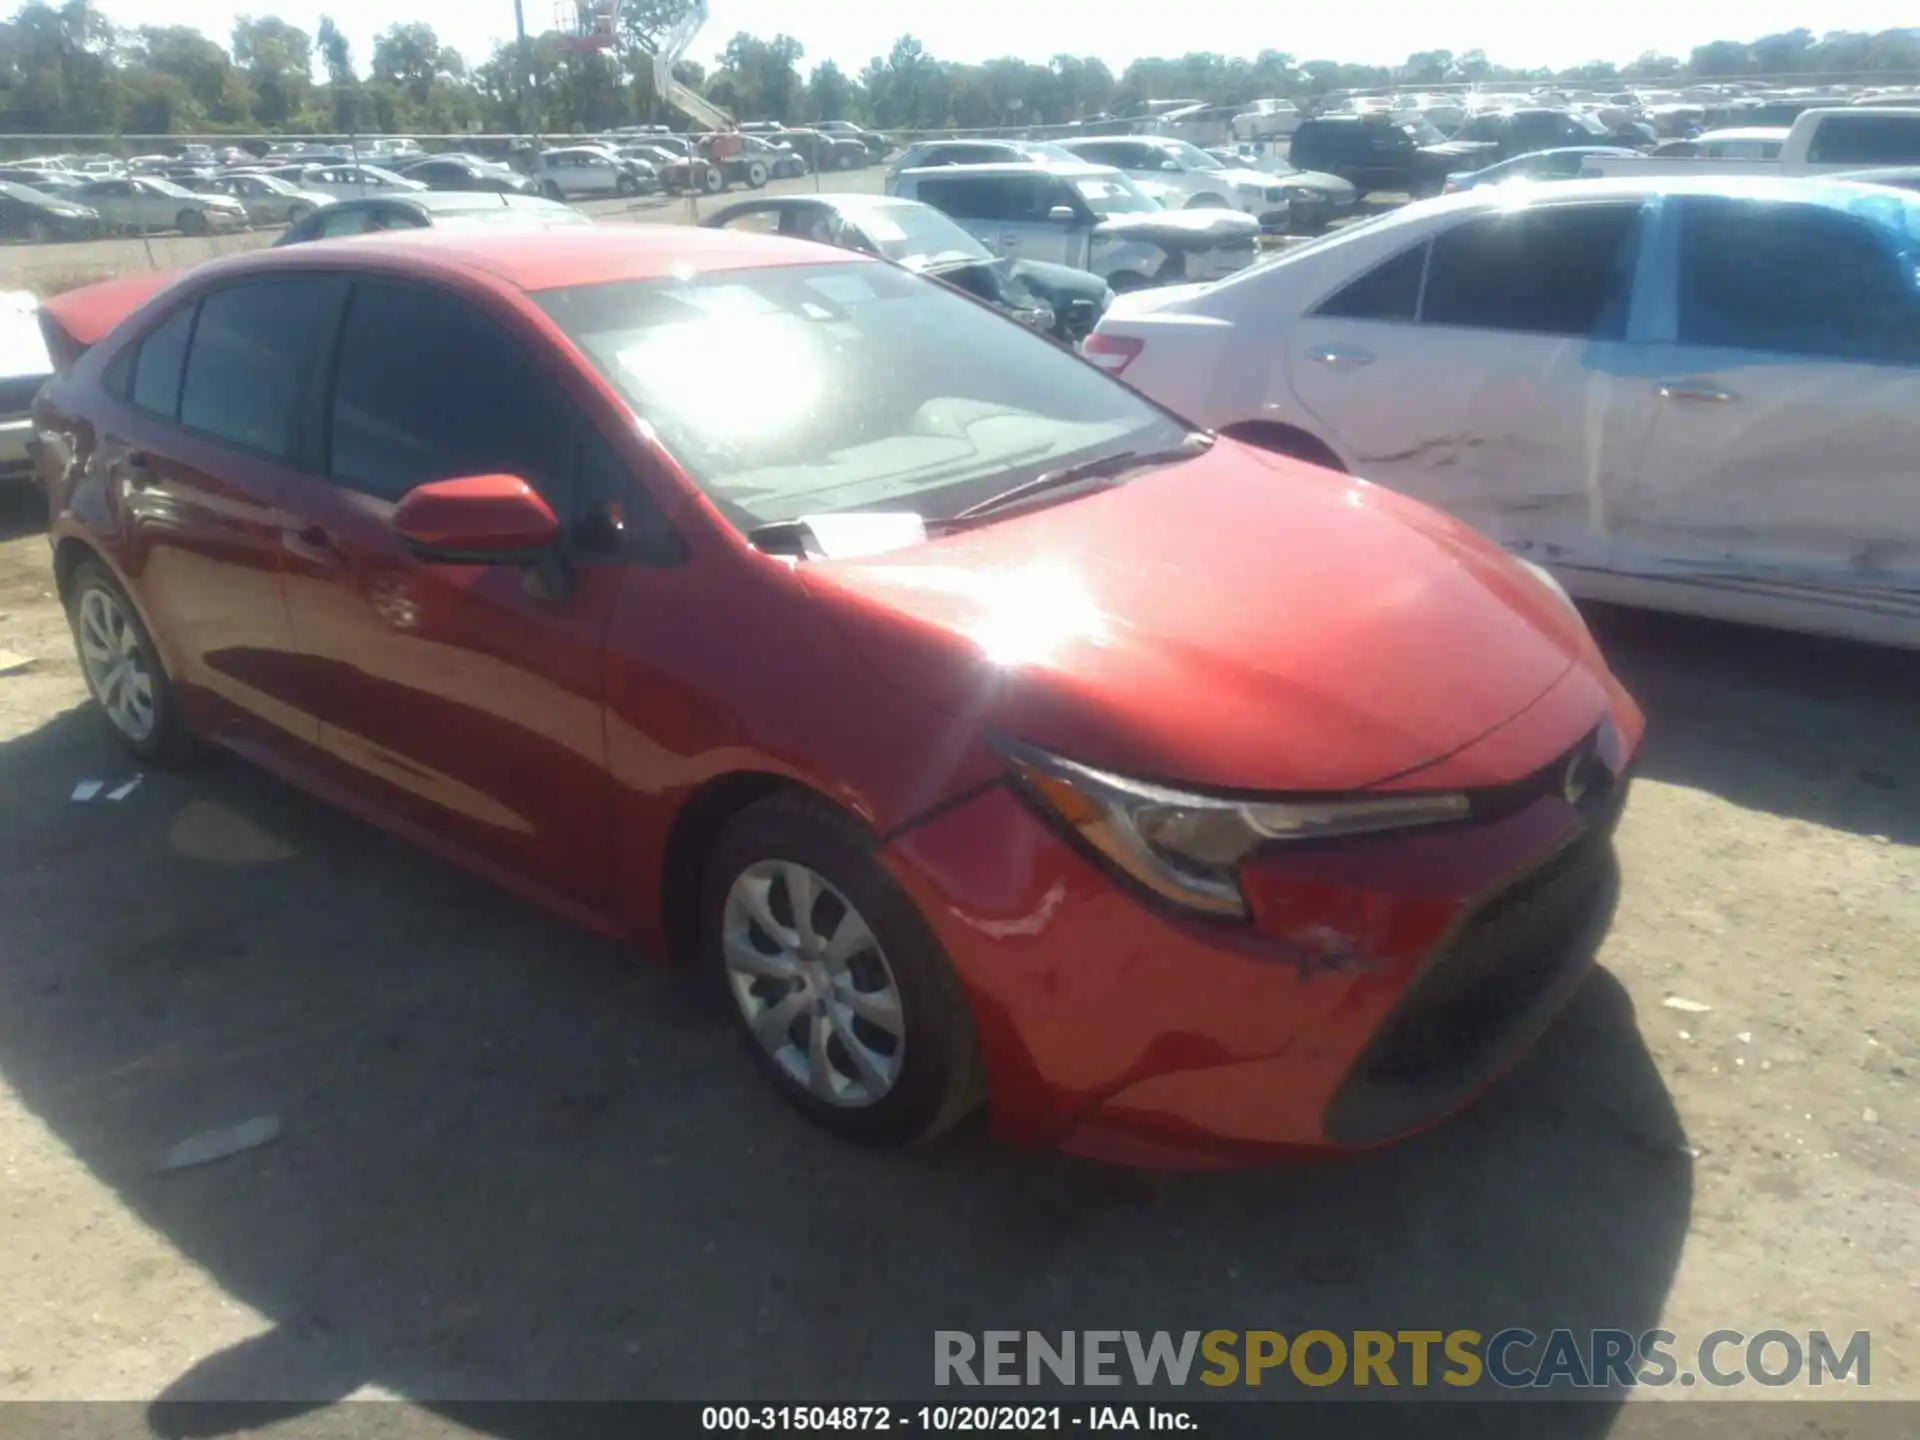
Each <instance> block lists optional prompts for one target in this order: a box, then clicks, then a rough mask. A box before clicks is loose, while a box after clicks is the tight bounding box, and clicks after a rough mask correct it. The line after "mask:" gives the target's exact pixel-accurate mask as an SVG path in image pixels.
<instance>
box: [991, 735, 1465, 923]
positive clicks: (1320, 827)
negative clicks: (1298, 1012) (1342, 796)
mask: <svg viewBox="0 0 1920 1440" xmlns="http://www.w3.org/2000/svg"><path fill="white" fill-rule="evenodd" d="M1002 753H1003V754H1004V756H1005V758H1006V760H1007V763H1008V765H1009V766H1010V767H1011V768H1012V770H1013V773H1014V775H1015V777H1016V778H1017V779H1018V780H1019V782H1020V784H1021V786H1022V788H1023V789H1024V790H1025V791H1026V793H1027V794H1028V795H1029V796H1030V797H1031V798H1032V799H1033V801H1034V802H1035V803H1036V804H1037V805H1038V806H1039V807H1040V808H1041V809H1042V810H1043V811H1045V812H1046V813H1047V814H1049V815H1051V816H1052V817H1054V818H1055V819H1057V820H1058V821H1060V823H1062V824H1063V825H1065V826H1066V827H1067V828H1068V829H1070V830H1071V831H1073V833H1074V834H1075V835H1077V836H1078V837H1079V838H1080V839H1081V840H1082V841H1083V842H1085V843H1086V844H1087V845H1089V846H1091V847H1092V848H1093V849H1094V850H1095V851H1097V852H1098V853H1099V854H1100V856H1101V857H1103V858H1104V859H1105V860H1107V861H1108V862H1109V863H1111V864H1113V865H1114V866H1117V867H1118V868H1119V869H1120V870H1121V871H1123V872H1124V873H1125V874H1126V875H1127V876H1129V877H1130V878H1131V879H1133V880H1135V881H1136V882H1138V883H1139V884H1141V885H1143V886H1145V887H1146V888H1147V889H1148V890H1150V891H1152V892H1153V894H1155V895H1157V896H1158V897H1159V898H1160V899H1162V900H1165V901H1168V902H1170V903H1172V904H1174V905H1178V906H1180V907H1181V908H1182V909H1185V910H1192V911H1195V912H1198V913H1200V914H1203V915H1209V916H1214V917H1216V918H1224V919H1236V920H1237V919H1243V918H1244V917H1245V916H1246V913H1247V902H1246V898H1245V896H1244V895H1242V894H1241V891H1240V881H1239V878H1238V876H1237V874H1236V873H1235V872H1236V869H1237V867H1238V866H1239V864H1240V862H1241V861H1242V860H1244V859H1246V857H1247V856H1248V855H1250V854H1252V853H1253V852H1254V851H1255V850H1257V849H1259V848H1260V847H1261V846H1264V845H1268V844H1278V843H1284V842H1289V841H1295V842H1297V841H1310V840H1331V839H1338V838H1342V837H1346V836H1351V835H1370V834H1377V833H1378V832H1380V831H1384V830H1409V829H1414V828H1416V827H1418V826H1423V825H1439V824H1444V823H1445V822H1447V821H1450V820H1464V819H1466V818H1467V816H1468V814H1469V813H1470V810H1471V806H1470V805H1469V803H1468V801H1467V797H1466V796H1464V795H1456V794H1448V795H1383V796H1380V797H1378V798H1368V799H1358V800H1325V801H1316V800H1304V801H1292V800H1289V801H1255V800H1232V799H1225V798H1222V797H1219V796H1212V795H1191V794H1187V793H1185V792H1183V791H1179V790H1168V789H1164V788H1162V787H1160V786H1158V785H1150V784H1148V783H1146V782H1144V781H1140V780H1128V779H1125V778H1123V777H1121V776H1118V775H1109V774H1106V773H1105V772H1103V771H1100V770H1094V769H1091V768H1089V767H1087V766H1085V765H1077V764H1075V763H1074V762H1073V761H1071V760H1063V759H1061V758H1060V757H1059V756H1057V755H1050V754H1048V753H1047V752H1045V751H1043V750H1036V749H1034V748H1032V747H1031V746H1025V745H1009V746H1006V747H1004V748H1003V752H1002Z"/></svg>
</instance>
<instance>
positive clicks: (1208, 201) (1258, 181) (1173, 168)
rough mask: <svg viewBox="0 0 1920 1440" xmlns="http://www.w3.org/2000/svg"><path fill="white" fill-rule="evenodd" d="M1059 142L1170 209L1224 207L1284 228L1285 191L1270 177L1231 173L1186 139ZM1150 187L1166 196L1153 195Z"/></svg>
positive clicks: (1254, 172) (1264, 224)
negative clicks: (1138, 186) (1123, 176)
mask: <svg viewBox="0 0 1920 1440" xmlns="http://www.w3.org/2000/svg"><path fill="white" fill-rule="evenodd" d="M1060 143H1061V148H1063V149H1065V150H1068V151H1071V152H1072V153H1073V154H1074V155H1076V156H1078V157H1079V158H1080V159H1081V160H1084V161H1085V162H1087V163H1088V164H1089V165H1111V166H1112V167H1113V168H1114V169H1116V170H1120V171H1123V172H1124V173H1125V174H1126V175H1127V176H1128V178H1129V179H1131V180H1133V181H1135V182H1136V183H1138V184H1141V185H1143V186H1144V187H1146V188H1147V193H1148V194H1150V195H1153V196H1154V198H1155V199H1157V200H1159V201H1160V202H1161V203H1162V204H1163V205H1165V206H1166V207H1167V208H1168V209H1170V210H1175V209H1189V208H1194V207H1200V206H1206V205H1225V206H1229V207H1231V208H1232V209H1235V210H1243V211H1245V212H1246V213H1247V214H1249V215H1252V216H1254V217H1255V218H1256V219H1257V220H1259V222H1260V225H1261V228H1262V229H1267V230H1284V229H1285V228H1286V227H1287V221H1288V202H1287V192H1286V190H1285V189H1284V188H1283V187H1282V186H1280V185H1277V184H1275V183H1274V179H1273V177H1272V176H1271V175H1265V174H1262V173H1261V172H1260V171H1258V170H1252V169H1244V168H1229V167H1227V166H1225V165H1222V164H1221V163H1220V162H1219V161H1218V160H1216V159H1214V158H1213V157H1212V156H1211V155H1209V154H1207V152H1206V151H1204V150H1202V149H1200V148H1199V147H1198V146H1195V145H1189V144H1188V143H1187V142H1186V141H1184V140H1167V139H1163V138H1161V137H1158V136H1152V135H1144V136H1139V137H1133V138H1128V139H1107V140H1101V139H1094V140H1064V141H1062V142H1060ZM1154 187H1162V188H1163V189H1164V190H1165V191H1167V192H1168V193H1166V194H1160V193H1157V192H1156V190H1155V188H1154Z"/></svg>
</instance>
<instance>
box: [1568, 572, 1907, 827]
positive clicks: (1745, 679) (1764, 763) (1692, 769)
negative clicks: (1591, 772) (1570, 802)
mask: <svg viewBox="0 0 1920 1440" xmlns="http://www.w3.org/2000/svg"><path fill="white" fill-rule="evenodd" d="M1581 610H1582V611H1583V613H1585V615H1586V616H1587V619H1588V622H1589V623H1590V624H1591V626H1592V627H1593V631H1594V634H1595V636H1596V637H1597V638H1598V639H1599V641H1600V645H1601V648H1602V649H1603V650H1604V651H1605V652H1606V655H1607V660H1608V662H1609V664H1611V665H1612V667H1613V670H1614V673H1615V674H1617V675H1618V676H1619V677H1620V679H1621V680H1622V681H1623V682H1624V683H1625V685H1626V687H1627V689H1629V690H1630V691H1632V692H1633V694H1634V697H1635V698H1636V699H1638V700H1639V702H1640V704H1641V707H1642V708H1643V709H1644V710H1645V711H1646V713H1647V718H1648V728H1647V742H1646V748H1645V749H1644V751H1643V752H1642V754H1641V760H1640V773H1641V774H1642V775H1645V776H1648V777H1650V778H1652V779H1656V780H1664V781H1670V782H1672V783H1673V784H1676V785H1685V786H1689V787H1692V788H1694V789H1699V790H1705V791H1708V792H1710V793H1712V794H1715V795H1718V796H1720V797H1721V798H1723V799H1726V800H1730V801H1732V802H1733V803H1734V804H1736V805H1740V806H1744V807H1746V808H1748V809H1751V810H1762V811H1766V812H1767V813H1769V814H1774V815H1784V816H1789V817H1792V818H1795V819H1800V820H1807V821H1811V822H1813V823H1815V824H1818V825H1826V826H1831V827H1834V828H1836V829H1841V830H1848V831H1851V832H1853V833H1854V834H1859V835H1883V836H1886V837H1887V838H1888V839H1889V840H1891V841H1893V842H1895V843H1898V844H1906V845H1914V844H1920V746H1916V745H1915V744H1914V741H1913V736H1914V717H1915V716H1917V715H1920V653H1917V652H1914V651H1906V650H1894V649H1890V648H1887V647H1885V646H1874V645H1855V644H1849V643H1848V642H1846V641H1841V640H1828V639H1824V638H1822V637H1819V636H1813V635H1790V634H1787V633H1786V632H1784V631H1777V630H1763V629H1759V628H1757V627H1754V626H1748V625H1731V624H1722V623H1719V622H1717V621H1711V620H1695V619H1691V618H1689V617H1685V616H1678V615H1662V614H1658V613H1656V612H1653V611H1647V610H1628V609H1624V608H1616V607H1613V606H1604V605H1582V606H1581Z"/></svg>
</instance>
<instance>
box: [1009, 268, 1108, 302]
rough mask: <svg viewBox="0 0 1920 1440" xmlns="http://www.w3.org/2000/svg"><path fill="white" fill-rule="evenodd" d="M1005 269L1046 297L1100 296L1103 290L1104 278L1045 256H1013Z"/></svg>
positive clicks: (1070, 298)
mask: <svg viewBox="0 0 1920 1440" xmlns="http://www.w3.org/2000/svg"><path fill="white" fill-rule="evenodd" d="M1008 273H1009V274H1010V275H1012V276H1013V278H1014V279H1016V280H1018V281H1020V282H1021V283H1023V284H1025V285H1026V286H1028V287H1029V288H1030V289H1032V290H1034V291H1036V292H1037V293H1039V294H1041V295H1043V296H1045V297H1047V298H1049V299H1054V298H1058V299H1061V300H1100V299H1104V298H1105V296H1106V293H1107V282H1106V281H1105V280H1102V279H1101V278H1100V277H1099V276H1098V275H1095V274H1093V273H1092V272H1091V271H1087V270H1079V269H1076V268H1075V267H1073V266H1071V265H1055V264H1053V263H1052V262H1051V261H1047V260H1015V261H1013V262H1012V264H1011V265H1010V266H1009V267H1008Z"/></svg>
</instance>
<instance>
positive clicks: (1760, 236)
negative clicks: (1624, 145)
mask: <svg viewBox="0 0 1920 1440" xmlns="http://www.w3.org/2000/svg"><path fill="white" fill-rule="evenodd" d="M1864 204H1865V207H1866V208H1867V210H1868V212H1869V213H1868V214H1852V213H1849V212H1848V211H1847V210H1843V209H1838V208H1829V207H1827V206H1823V205H1808V204H1799V203H1780V202H1774V201H1762V200H1733V199H1722V198H1719V197H1709V196H1690V197H1687V198H1686V199H1684V200H1682V201H1681V202H1680V205H1681V212H1680V213H1681V231H1680V237H1681V238H1680V279H1679V313H1678V323H1679V340H1680V343H1682V344H1683V345H1711V346H1716V347H1729V348H1734V349H1742V350H1765V351H1774V352H1777V353H1781V354H1788V355H1812V356H1823V357H1827V358H1831V359H1837V360H1858V361H1867V362H1884V363H1895V364H1908V365H1911V364H1920V203H1916V202H1913V201H1903V200H1901V199H1896V198H1894V197H1891V196H1888V197H1886V198H1885V199H1884V200H1881V199H1880V197H1874V198H1873V199H1872V200H1869V201H1867V202H1864ZM1869 214H1871V215H1872V216H1874V217H1875V218H1869ZM1876 220H1877V221H1878V222H1880V223H1876Z"/></svg>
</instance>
